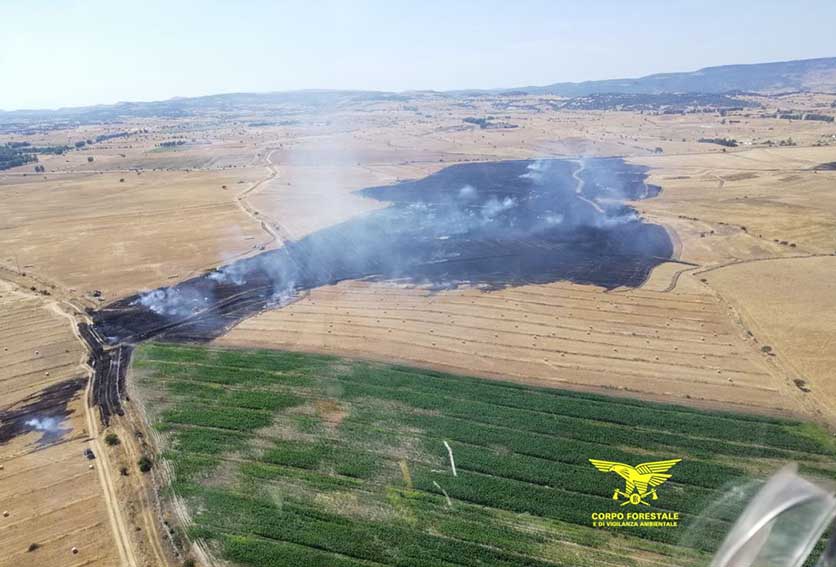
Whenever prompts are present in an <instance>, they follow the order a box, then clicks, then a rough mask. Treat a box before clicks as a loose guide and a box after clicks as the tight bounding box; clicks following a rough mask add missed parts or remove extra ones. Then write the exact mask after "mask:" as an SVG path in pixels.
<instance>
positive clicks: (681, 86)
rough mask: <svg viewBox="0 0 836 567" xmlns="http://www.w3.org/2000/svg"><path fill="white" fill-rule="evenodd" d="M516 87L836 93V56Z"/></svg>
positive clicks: (557, 91)
mask: <svg viewBox="0 0 836 567" xmlns="http://www.w3.org/2000/svg"><path fill="white" fill-rule="evenodd" d="M509 90H511V89H501V90H500V92H505V91H509ZM513 91H524V92H526V93H529V94H554V95H558V96H568V97H574V96H586V95H590V94H596V93H624V94H659V93H733V92H739V91H744V92H757V93H763V94H774V93H781V92H787V91H823V92H834V93H836V57H825V58H820V59H800V60H796V61H778V62H774V63H754V64H750V65H722V66H720V67H706V68H704V69H699V70H698V71H692V72H687V73H658V74H655V75H648V76H646V77H640V78H638V79H608V80H604V81H585V82H582V83H554V84H552V85H546V86H544V87H523V88H516V89H513Z"/></svg>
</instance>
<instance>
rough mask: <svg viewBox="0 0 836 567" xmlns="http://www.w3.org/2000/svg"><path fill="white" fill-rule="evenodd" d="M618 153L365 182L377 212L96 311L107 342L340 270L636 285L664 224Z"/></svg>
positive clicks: (203, 324) (248, 306) (506, 282)
mask: <svg viewBox="0 0 836 567" xmlns="http://www.w3.org/2000/svg"><path fill="white" fill-rule="evenodd" d="M658 190H659V189H658V187H654V186H649V185H647V184H646V183H645V171H644V169H643V168H640V167H636V166H630V165H627V164H625V163H624V162H623V161H621V160H619V159H595V160H588V161H587V162H586V163H585V164H579V163H578V162H574V161H566V160H540V161H505V162H496V163H478V164H476V163H474V164H461V165H455V166H452V167H448V168H446V169H444V170H442V171H440V172H438V173H436V174H435V175H431V176H429V177H426V178H424V179H421V180H417V181H409V182H404V183H399V184H397V185H393V186H387V187H375V188H370V189H365V190H363V191H362V192H361V193H362V194H363V195H364V196H367V197H370V198H374V199H378V200H381V201H387V202H390V203H392V205H391V206H390V207H387V208H385V209H383V210H380V211H377V212H374V213H371V214H368V215H365V216H363V217H361V218H358V219H354V220H352V221H349V222H346V223H343V224H340V225H337V226H334V227H331V228H329V229H326V230H322V231H319V232H317V233H314V234H312V235H310V236H308V237H305V238H303V239H300V240H298V241H295V242H291V243H289V244H287V245H286V246H284V247H283V248H281V249H278V250H271V251H268V252H264V253H262V254H259V255H258V256H255V257H252V258H247V259H244V260H240V261H238V262H235V263H232V264H229V265H226V266H222V267H220V268H218V269H216V270H213V271H211V272H208V273H205V274H203V275H200V276H198V277H195V278H192V279H190V280H187V281H184V282H182V283H180V284H178V285H176V286H173V287H170V288H161V289H158V290H154V291H151V292H147V293H143V294H139V295H136V296H133V297H128V298H125V299H123V300H120V301H118V302H116V303H113V304H111V305H109V306H107V307H105V308H104V309H102V310H101V311H100V312H98V313H96V316H95V322H96V325H95V326H96V329H97V331H98V332H99V333H100V334H101V335H102V336H103V337H105V338H106V339H107V342H110V343H113V344H115V343H119V342H122V341H129V342H134V341H141V340H143V339H146V338H148V337H151V336H157V335H160V334H163V335H165V336H166V337H167V338H169V339H172V340H177V339H181V340H209V339H212V338H214V337H216V336H218V335H219V334H221V333H223V332H224V331H225V330H226V329H227V328H228V327H229V325H230V324H233V323H235V322H237V321H239V320H241V319H242V318H244V317H247V316H249V315H251V314H253V313H256V312H258V311H259V310H261V309H264V308H265V307H269V306H271V305H277V306H278V305H280V304H281V303H282V302H286V301H288V300H290V299H291V298H292V297H293V296H294V295H295V294H297V293H298V292H301V291H305V290H309V289H313V288H316V287H319V286H323V285H329V284H335V283H337V282H340V281H343V280H349V279H373V280H399V281H407V282H411V283H415V284H425V285H427V284H428V285H431V286H434V287H436V288H438V289H443V288H449V287H455V286H459V285H475V286H480V287H484V288H486V289H496V288H502V287H507V286H518V285H526V284H542V283H549V282H555V281H561V280H568V281H572V282H576V283H582V284H592V285H597V286H601V287H604V288H607V289H613V288H617V287H621V286H628V287H637V286H639V285H641V284H642V283H643V282H644V281H645V280H646V279H647V277H648V276H649V274H650V272H651V270H652V269H653V268H654V267H656V266H657V265H659V264H661V263H663V262H665V261H667V260H669V259H671V256H672V253H673V246H672V244H671V241H670V239H669V237H668V235H667V233H666V232H665V230H664V229H663V228H662V227H660V226H656V225H652V224H648V223H645V222H642V221H641V220H640V219H639V218H638V216H637V215H636V213H635V211H634V210H633V209H632V208H631V207H629V206H627V205H625V204H624V201H625V200H627V199H630V200H633V199H641V198H645V197H649V196H654V195H655V194H657V193H658Z"/></svg>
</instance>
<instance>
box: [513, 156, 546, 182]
mask: <svg viewBox="0 0 836 567" xmlns="http://www.w3.org/2000/svg"><path fill="white" fill-rule="evenodd" d="M526 169H528V171H527V172H526V173H523V174H522V175H520V179H531V180H532V181H534V182H535V183H542V182H543V174H544V173H545V172H546V170H548V169H549V162H547V161H545V160H542V159H538V160H534V161H532V162H531V163H530V164H528V167H527V168H526Z"/></svg>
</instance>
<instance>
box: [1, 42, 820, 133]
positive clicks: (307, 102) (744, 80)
mask: <svg viewBox="0 0 836 567" xmlns="http://www.w3.org/2000/svg"><path fill="white" fill-rule="evenodd" d="M793 91H817V92H833V93H836V57H828V58H822V59H804V60H799V61H782V62H777V63H757V64H753V65H723V66H721V67H706V68H705V69H700V70H699V71H693V72H690V73H662V74H656V75H648V76H647V77H640V78H638V79H610V80H605V81H586V82H583V83H555V84H553V85H546V86H539V87H538V86H532V87H523V88H513V89H493V90H478V89H474V90H458V91H447V92H435V91H412V92H403V93H394V92H379V91H339V90H302V91H286V92H273V93H230V94H218V95H210V96H202V97H189V98H173V99H169V100H164V101H155V102H121V103H117V104H109V105H97V106H87V107H77V108H61V109H57V110H16V111H11V112H4V111H2V110H0V132H2V131H6V130H9V129H11V128H16V129H17V131H24V132H25V131H26V130H25V128H26V127H27V125H29V124H32V123H37V122H42V121H48V122H53V123H55V122H62V121H63V122H65V123H75V124H78V123H86V122H111V121H118V120H120V119H122V118H125V117H143V116H158V117H178V116H189V115H192V114H194V113H200V112H237V111H240V110H242V109H248V110H264V111H268V112H276V111H279V110H281V109H284V110H288V109H290V108H295V109H299V108H304V109H309V110H310V109H314V110H316V109H325V108H336V107H340V106H342V105H356V104H358V103H368V102H378V101H399V102H406V101H411V100H416V99H421V98H427V97H438V96H446V97H468V96H484V95H505V96H515V95H522V94H534V95H537V94H553V95H558V96H564V97H570V98H574V97H589V96H590V95H662V94H665V95H671V94H672V95H683V94H688V95H694V94H699V95H717V94H735V93H744V92H756V93H763V94H774V93H783V92H793ZM595 104H601V101H600V100H592V101H590V100H586V101H579V102H578V103H577V104H576V105H575V106H578V107H580V106H579V105H587V106H589V105H593V106H594V105H595ZM623 104H626V105H627V107H629V106H630V105H631V104H637V103H636V102H635V101H632V102H631V101H627V102H624V103H623ZM735 104H739V103H735ZM721 106H722V105H721ZM4 126H5V127H4ZM21 129H22V130H21Z"/></svg>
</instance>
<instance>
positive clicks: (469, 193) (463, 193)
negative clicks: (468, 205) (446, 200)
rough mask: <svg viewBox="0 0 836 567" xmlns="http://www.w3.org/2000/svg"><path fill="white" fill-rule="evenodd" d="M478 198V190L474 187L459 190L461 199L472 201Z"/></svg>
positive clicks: (468, 186)
mask: <svg viewBox="0 0 836 567" xmlns="http://www.w3.org/2000/svg"><path fill="white" fill-rule="evenodd" d="M475 196H476V188H475V187H474V186H473V185H465V186H464V187H462V188H461V189H459V199H471V198H473V197H475Z"/></svg>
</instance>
